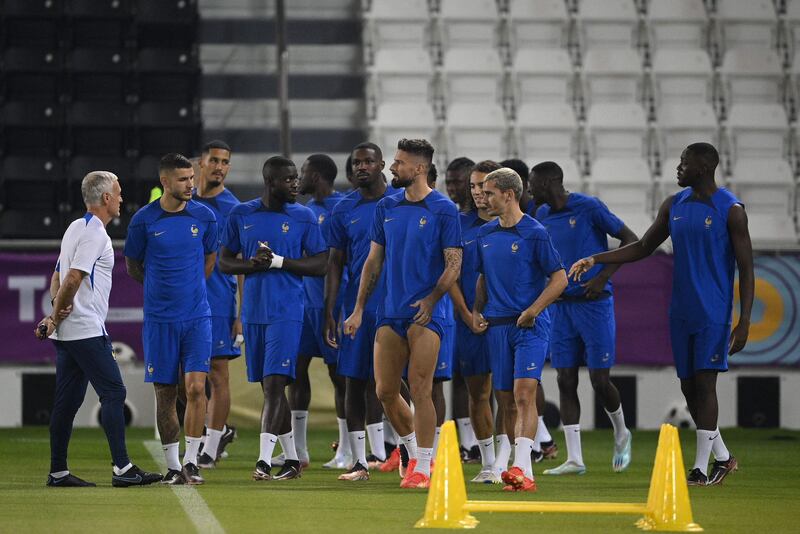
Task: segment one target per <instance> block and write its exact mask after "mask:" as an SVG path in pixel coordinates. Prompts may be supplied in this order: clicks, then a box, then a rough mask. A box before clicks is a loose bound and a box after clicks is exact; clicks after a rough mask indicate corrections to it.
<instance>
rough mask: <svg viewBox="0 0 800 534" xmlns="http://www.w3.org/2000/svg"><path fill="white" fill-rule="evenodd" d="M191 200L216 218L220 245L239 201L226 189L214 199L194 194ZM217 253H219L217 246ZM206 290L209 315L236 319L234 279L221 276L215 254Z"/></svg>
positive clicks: (230, 276) (232, 276)
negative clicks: (232, 212)
mask: <svg viewBox="0 0 800 534" xmlns="http://www.w3.org/2000/svg"><path fill="white" fill-rule="evenodd" d="M193 198H194V200H196V201H197V202H199V203H201V204H203V205H204V206H205V207H207V208H208V209H210V210H211V211H212V212H214V216H215V217H216V218H217V226H218V227H219V229H220V231H219V243H221V242H222V234H223V232H224V231H225V226H226V225H227V224H228V214H229V213H230V211H231V210H232V209H233V207H234V206H235V205H236V204H238V203H239V199H237V198H236V197H235V196H234V194H233V193H231V192H230V191H229V190H227V189H223V190H222V192H221V193H220V194H218V195H217V196H215V197H208V198H203V197H199V196H197V192H195V194H194V196H193ZM217 251H219V246H218V247H217ZM206 289H207V291H208V305H209V306H210V307H211V315H213V316H215V317H236V277H235V276H234V275H232V274H223V273H222V271H220V270H219V254H217V263H216V265H214V272H213V273H211V276H210V277H208V279H206Z"/></svg>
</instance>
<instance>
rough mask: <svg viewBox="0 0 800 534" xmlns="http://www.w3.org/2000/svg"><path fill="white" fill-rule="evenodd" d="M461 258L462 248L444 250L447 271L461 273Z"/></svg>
mask: <svg viewBox="0 0 800 534" xmlns="http://www.w3.org/2000/svg"><path fill="white" fill-rule="evenodd" d="M461 256H462V250H461V249H460V248H446V249H444V265H445V269H447V270H451V271H457V272H459V273H460V272H461Z"/></svg>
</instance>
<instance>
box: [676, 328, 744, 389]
mask: <svg viewBox="0 0 800 534" xmlns="http://www.w3.org/2000/svg"><path fill="white" fill-rule="evenodd" d="M669 334H670V340H671V341H672V357H673V359H674V360H675V371H676V372H677V373H678V378H681V379H687V378H692V377H693V376H694V375H695V373H697V372H698V371H706V370H714V371H722V372H724V371H727V370H728V341H729V340H730V335H731V325H729V324H706V325H704V326H696V325H695V324H694V323H692V322H689V321H685V320H683V319H673V318H671V317H670V320H669Z"/></svg>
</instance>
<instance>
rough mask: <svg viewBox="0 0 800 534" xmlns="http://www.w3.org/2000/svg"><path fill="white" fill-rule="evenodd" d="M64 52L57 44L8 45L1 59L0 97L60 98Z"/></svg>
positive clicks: (47, 100)
mask: <svg viewBox="0 0 800 534" xmlns="http://www.w3.org/2000/svg"><path fill="white" fill-rule="evenodd" d="M62 59H63V58H62V55H61V52H60V51H59V50H58V49H56V48H49V49H37V48H7V49H5V50H3V51H2V59H0V70H2V72H3V75H2V76H0V91H1V92H2V93H1V94H0V99H2V100H37V101H45V102H53V101H58V100H59V97H60V95H61V93H62V91H63V84H62V83H61V82H62V77H61V68H62Z"/></svg>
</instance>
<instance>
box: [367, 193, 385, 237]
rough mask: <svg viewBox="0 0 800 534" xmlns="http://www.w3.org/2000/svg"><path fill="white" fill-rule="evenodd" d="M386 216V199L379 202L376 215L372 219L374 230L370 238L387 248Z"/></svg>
mask: <svg viewBox="0 0 800 534" xmlns="http://www.w3.org/2000/svg"><path fill="white" fill-rule="evenodd" d="M385 214H386V204H385V199H384V200H381V201H379V202H378V205H377V206H376V208H375V215H374V216H373V218H372V230H371V231H370V234H369V238H370V240H371V241H375V242H376V243H377V244H379V245H381V246H382V247H385V246H386V234H385V233H384V231H383V219H384V215H385Z"/></svg>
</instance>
